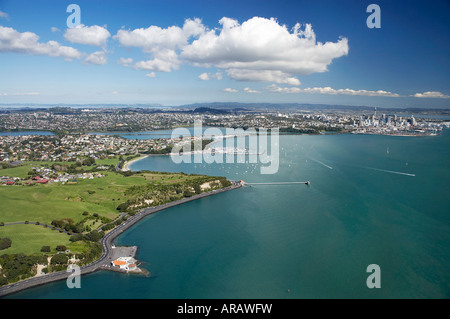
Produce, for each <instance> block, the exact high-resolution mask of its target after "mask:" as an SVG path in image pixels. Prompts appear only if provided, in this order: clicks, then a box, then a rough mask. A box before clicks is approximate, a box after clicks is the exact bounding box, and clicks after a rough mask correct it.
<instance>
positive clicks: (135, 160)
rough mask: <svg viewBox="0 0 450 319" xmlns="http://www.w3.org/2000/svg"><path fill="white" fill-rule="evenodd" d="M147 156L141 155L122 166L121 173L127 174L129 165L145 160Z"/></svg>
mask: <svg viewBox="0 0 450 319" xmlns="http://www.w3.org/2000/svg"><path fill="white" fill-rule="evenodd" d="M148 156H149V155H142V156H139V157H137V158H134V159H132V160H131V161H127V162H125V163H124V164H123V168H122V172H127V171H129V170H130V166H131V164H134V163H135V162H137V161H140V160H141V159H144V158H147V157H148Z"/></svg>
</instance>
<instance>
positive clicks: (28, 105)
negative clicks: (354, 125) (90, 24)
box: [0, 101, 450, 111]
mask: <svg viewBox="0 0 450 319" xmlns="http://www.w3.org/2000/svg"><path fill="white" fill-rule="evenodd" d="M227 104H230V107H231V106H235V105H241V106H250V107H258V106H259V107H264V106H266V107H267V106H275V105H279V106H291V107H292V106H316V107H321V106H322V107H323V106H327V107H339V108H361V109H363V108H364V109H389V110H390V109H398V110H409V109H418V110H429V111H433V110H439V111H443V110H449V111H450V106H448V107H424V106H408V107H404V106H369V105H349V104H328V103H298V102H280V103H278V102H217V101H215V102H195V103H185V104H179V105H163V104H159V103H0V108H8V107H9V108H28V109H33V108H46V107H47V108H52V107H69V108H83V107H105V108H106V107H122V108H126V107H140V108H143V107H145V108H154V109H163V108H166V109H167V108H182V107H185V108H187V107H193V106H206V105H211V107H213V106H221V107H224V106H226V105H227Z"/></svg>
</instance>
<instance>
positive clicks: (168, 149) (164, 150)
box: [144, 145, 173, 155]
mask: <svg viewBox="0 0 450 319" xmlns="http://www.w3.org/2000/svg"><path fill="white" fill-rule="evenodd" d="M172 148H173V146H172V145H167V146H166V147H165V148H161V149H158V150H156V149H153V148H151V149H149V150H148V151H146V152H144V153H145V154H160V155H165V154H170V153H171V152H172Z"/></svg>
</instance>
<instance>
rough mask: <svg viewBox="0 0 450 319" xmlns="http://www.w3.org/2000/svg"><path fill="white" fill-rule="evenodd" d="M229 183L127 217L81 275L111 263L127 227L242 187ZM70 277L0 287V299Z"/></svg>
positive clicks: (66, 274)
mask: <svg viewBox="0 0 450 319" xmlns="http://www.w3.org/2000/svg"><path fill="white" fill-rule="evenodd" d="M231 183H232V185H231V186H228V187H225V188H221V189H217V190H213V191H209V192H204V193H201V194H197V195H193V196H191V197H186V198H183V199H180V200H176V201H173V202H170V203H167V204H163V205H160V206H155V207H148V208H144V209H141V210H140V211H138V212H137V213H136V214H135V215H134V216H131V217H129V218H128V219H127V220H126V221H124V222H123V223H121V224H120V225H119V226H117V227H116V228H114V229H113V230H111V231H109V232H108V233H107V234H106V235H105V236H103V238H102V239H101V243H102V246H103V252H102V255H101V256H100V258H99V259H97V260H96V261H94V262H91V263H89V264H87V265H84V266H82V267H80V272H81V274H82V275H85V274H89V273H92V272H94V271H97V270H99V269H100V267H102V266H103V265H105V264H110V263H111V261H112V245H113V242H114V239H116V238H117V236H119V235H120V234H122V233H123V232H124V231H125V230H127V229H128V228H129V227H131V226H133V225H134V224H136V223H137V222H139V221H140V220H142V219H143V218H144V217H146V216H148V215H151V214H154V213H157V212H159V211H162V210H164V209H167V208H170V207H174V206H177V205H181V204H184V203H187V202H190V201H193V200H196V199H200V198H203V197H208V196H211V195H215V194H219V193H223V192H226V191H230V190H233V189H237V188H240V187H242V185H241V184H240V183H239V182H237V181H231ZM70 275H71V273H70V272H66V271H59V272H53V273H49V274H45V275H41V276H37V277H32V278H29V279H26V280H23V281H19V282H17V283H13V284H10V285H7V286H3V287H0V297H2V296H6V295H9V294H12V293H16V292H19V291H21V290H24V289H28V288H31V287H35V286H39V285H43V284H47V283H50V282H54V281H59V280H64V279H66V280H67V278H68V277H69V276H70Z"/></svg>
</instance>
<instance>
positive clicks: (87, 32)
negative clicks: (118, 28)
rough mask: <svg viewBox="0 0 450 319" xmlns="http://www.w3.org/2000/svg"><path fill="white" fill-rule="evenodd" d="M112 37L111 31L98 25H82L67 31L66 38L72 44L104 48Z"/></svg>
mask: <svg viewBox="0 0 450 319" xmlns="http://www.w3.org/2000/svg"><path fill="white" fill-rule="evenodd" d="M110 36H111V34H110V33H109V31H108V30H107V29H106V28H104V27H100V26H98V25H93V26H90V27H88V26H85V25H83V24H80V25H78V26H76V27H75V28H71V29H67V30H66V32H65V33H64V38H65V39H66V40H68V41H70V42H72V43H79V44H88V45H94V46H103V45H105V44H106V41H107V40H108V38H109V37H110Z"/></svg>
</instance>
